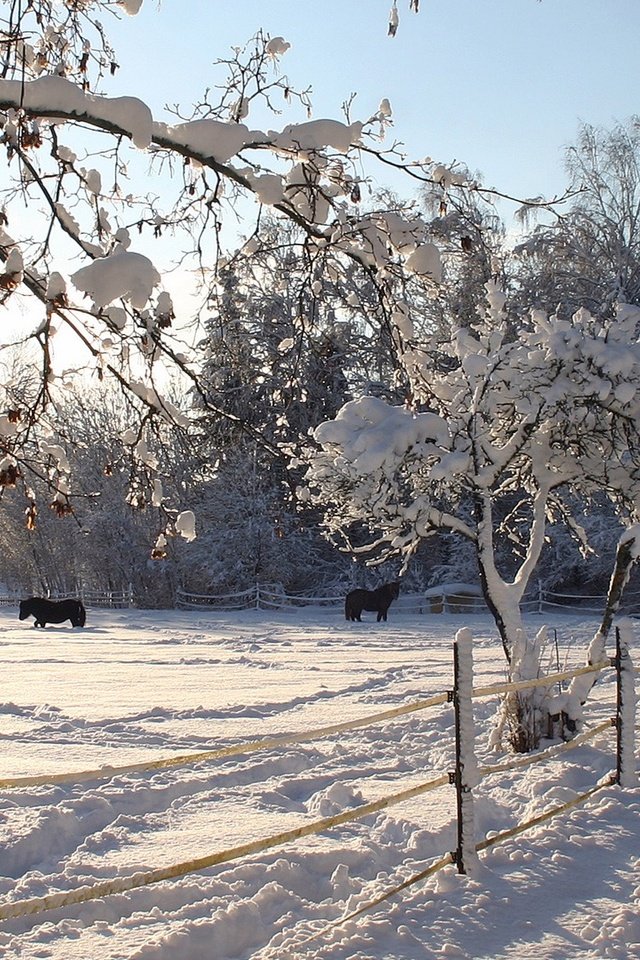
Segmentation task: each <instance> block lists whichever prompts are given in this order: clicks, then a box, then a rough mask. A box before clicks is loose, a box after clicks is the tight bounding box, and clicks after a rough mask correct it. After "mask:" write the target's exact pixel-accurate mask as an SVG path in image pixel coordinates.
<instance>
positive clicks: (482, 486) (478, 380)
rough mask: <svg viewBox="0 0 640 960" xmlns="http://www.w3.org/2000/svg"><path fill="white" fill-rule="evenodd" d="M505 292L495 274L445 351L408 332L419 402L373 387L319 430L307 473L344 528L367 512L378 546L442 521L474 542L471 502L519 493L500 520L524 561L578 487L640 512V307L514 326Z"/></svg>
mask: <svg viewBox="0 0 640 960" xmlns="http://www.w3.org/2000/svg"><path fill="white" fill-rule="evenodd" d="M504 299H505V298H504V296H503V294H502V293H501V292H500V291H499V290H498V289H497V288H496V286H495V283H494V282H492V281H490V282H489V283H488V284H487V304H486V307H485V308H483V309H482V310H481V312H480V316H479V318H478V322H477V324H476V325H475V328H474V329H469V328H465V329H458V330H454V331H453V333H452V336H451V338H450V340H449V342H448V343H440V344H439V348H438V350H437V352H435V351H433V349H431V348H430V346H429V345H428V344H425V343H420V342H417V341H411V340H410V339H407V340H404V339H402V337H403V334H404V335H406V330H404V329H403V331H402V333H400V332H399V337H400V339H401V340H402V343H401V345H400V348H399V349H400V355H401V357H402V361H403V363H404V365H405V368H406V370H407V373H408V376H409V379H410V382H411V385H412V390H413V402H412V404H411V405H409V406H404V407H397V406H395V407H394V406H390V405H388V404H386V403H384V402H383V401H381V400H379V399H377V398H373V397H363V398H361V399H359V400H354V401H352V402H350V403H348V404H346V405H345V406H344V407H343V408H342V410H341V411H340V413H339V414H338V416H337V417H336V419H335V420H334V421H328V422H326V423H323V424H322V425H321V426H320V427H318V428H317V429H316V431H315V434H314V436H315V439H316V441H317V443H318V445H319V450H318V452H317V453H316V454H315V456H313V457H312V462H311V467H310V470H309V472H308V479H309V482H310V486H311V490H312V492H315V495H316V496H317V497H319V498H320V499H324V500H326V501H333V502H334V503H335V504H336V509H335V511H332V519H331V521H330V523H331V525H332V527H333V529H334V531H335V532H336V533H338V532H341V533H342V534H343V535H347V536H348V530H349V528H350V526H352V525H353V524H355V523H358V522H359V521H362V520H363V519H364V520H366V521H368V523H369V525H370V526H371V528H372V529H374V530H376V532H377V538H376V539H374V541H373V544H370V546H373V547H374V548H375V550H377V551H383V552H384V553H387V554H388V553H396V554H402V555H404V556H405V557H406V556H409V555H410V554H411V553H412V551H413V550H414V549H415V548H416V547H417V545H418V543H419V542H420V541H421V540H422V539H424V538H425V537H427V536H429V535H431V534H432V533H433V532H435V531H436V530H438V529H449V530H452V531H456V532H458V533H461V534H463V535H465V536H467V537H469V538H470V539H472V540H477V539H478V536H479V533H478V528H477V526H476V525H475V524H474V523H473V522H472V521H471V520H470V514H469V509H470V507H473V505H474V504H476V505H477V504H479V503H487V504H489V503H490V504H491V505H492V510H493V513H494V515H495V516H498V514H499V512H500V505H501V504H503V505H506V504H509V505H510V512H509V511H507V510H506V507H505V509H504V516H503V517H502V521H501V522H502V524H503V529H504V531H505V533H506V535H507V536H508V537H509V538H510V539H511V540H512V542H513V544H514V547H516V545H518V544H519V546H517V550H518V551H520V552H521V556H522V557H523V558H527V557H528V556H529V550H530V548H531V545H532V541H533V539H534V538H535V537H536V536H542V535H543V529H544V523H545V522H547V521H549V520H553V519H563V520H566V519H567V515H568V513H569V512H570V511H569V507H568V506H567V503H566V497H565V495H566V493H567V492H568V491H573V492H579V493H580V494H582V495H583V496H587V497H588V496H590V495H593V494H594V493H595V492H596V491H605V492H606V493H607V494H608V495H609V496H611V497H612V498H613V499H615V500H616V501H619V502H620V503H624V504H625V505H626V508H627V510H628V512H630V513H631V514H632V515H633V514H634V513H635V512H636V511H637V508H638V506H639V505H640V500H639V497H640V472H639V471H640V437H639V435H638V422H639V417H640V389H639V388H638V383H639V382H640V381H639V374H640V343H639V342H638V330H639V329H640V310H639V309H638V308H635V307H629V306H626V305H619V306H618V310H617V315H616V318H615V321H613V322H610V323H607V322H605V321H603V320H599V319H596V318H594V317H593V316H591V315H590V314H589V313H588V312H587V311H585V310H580V311H578V312H577V313H576V314H575V315H574V316H573V318H572V319H571V320H569V321H567V320H561V319H558V318H557V317H553V316H552V317H548V316H547V315H546V314H544V313H543V312H542V311H538V310H536V311H533V312H532V313H531V314H530V316H529V317H526V318H524V319H523V320H522V321H521V322H520V324H518V325H517V326H515V327H514V324H513V322H509V323H507V322H506V318H505V316H504V313H503V307H504ZM479 516H481V514H480V515H479ZM486 519H487V518H486V517H485V520H486ZM538 527H540V530H539V531H538ZM576 532H577V531H576ZM363 549H365V550H366V549H368V548H366V547H364V546H363ZM538 555H539V550H536V559H537V557H538ZM529 566H530V564H529ZM528 572H529V573H530V570H529V571H528Z"/></svg>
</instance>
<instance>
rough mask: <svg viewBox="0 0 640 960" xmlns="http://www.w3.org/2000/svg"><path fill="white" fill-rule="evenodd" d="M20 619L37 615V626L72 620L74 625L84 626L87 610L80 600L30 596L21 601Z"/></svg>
mask: <svg viewBox="0 0 640 960" xmlns="http://www.w3.org/2000/svg"><path fill="white" fill-rule="evenodd" d="M18 617H19V619H20V620H26V619H27V617H35V620H36V622H35V626H36V627H46V625H47V624H48V623H64V621H65V620H70V621H71V626H72V627H84V625H85V623H86V621H87V612H86V610H85V609H84V604H83V603H82V602H81V601H80V600H46V599H45V598H44V597H29V598H28V599H27V600H21V601H20V613H19V614H18Z"/></svg>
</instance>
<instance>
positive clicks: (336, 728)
mask: <svg viewBox="0 0 640 960" xmlns="http://www.w3.org/2000/svg"><path fill="white" fill-rule="evenodd" d="M447 700H448V694H446V693H439V694H436V695H435V696H433V697H429V698H428V699H426V700H417V701H414V702H413V703H407V704H405V705H404V706H402V707H393V708H392V709H390V710H383V711H382V712H381V713H374V714H371V715H370V716H368V717H360V718H359V719H357V720H344V721H342V722H341V723H333V724H330V725H328V726H325V727H316V728H315V729H314V730H301V731H298V732H295V731H294V732H292V733H285V734H282V735H280V736H277V737H270V738H267V739H264V740H253V741H249V742H247V743H238V744H233V745H232V746H229V747H221V748H220V749H219V750H201V751H200V752H198V753H183V754H180V755H179V756H176V757H164V758H162V759H159V760H147V761H141V762H140V763H129V764H125V765H123V766H103V767H98V768H97V769H95V770H77V771H75V772H74V771H71V772H69V773H52V774H41V775H38V776H33V777H5V778H4V779H0V789H2V790H13V789H16V788H18V787H40V786H48V785H53V784H56V783H84V782H85V781H88V780H107V779H110V778H112V777H116V776H119V775H120V774H127V773H143V772H144V771H146V770H164V769H166V768H168V767H182V766H186V765H187V764H190V763H202V762H204V763H210V762H211V761H213V760H219V759H221V758H224V757H237V756H240V755H242V754H247V753H255V752H256V751H257V750H273V749H275V748H277V747H283V746H286V745H288V744H290V743H303V742H304V741H306V740H320V739H322V738H323V737H329V736H332V735H333V734H336V733H345V732H347V731H348V730H357V729H359V728H360V727H367V726H371V725H373V724H374V723H383V722H385V721H387V720H392V719H395V718H396V717H402V716H405V715H407V714H410V713H416V712H418V711H419V710H427V709H428V708H429V707H436V706H439V705H440V704H443V703H446V702H447Z"/></svg>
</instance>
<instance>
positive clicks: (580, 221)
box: [516, 117, 640, 316]
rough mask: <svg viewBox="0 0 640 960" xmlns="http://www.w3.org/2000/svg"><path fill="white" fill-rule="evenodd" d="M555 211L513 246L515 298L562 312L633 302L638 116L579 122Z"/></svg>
mask: <svg viewBox="0 0 640 960" xmlns="http://www.w3.org/2000/svg"><path fill="white" fill-rule="evenodd" d="M565 165H566V169H567V175H568V182H569V195H570V199H568V202H567V206H566V208H563V209H562V215H561V216H558V217H557V218H555V219H554V221H553V222H552V223H551V224H544V225H540V226H539V227H537V228H536V229H535V230H534V231H533V232H532V234H531V235H530V236H529V237H527V238H525V239H524V240H523V241H522V242H521V243H519V244H518V246H517V247H516V255H517V258H518V264H517V268H516V269H517V275H518V277H517V280H518V286H519V288H520V299H521V302H523V303H526V304H527V305H528V306H530V307H531V306H533V307H542V308H544V309H548V310H556V309H560V310H562V312H563V314H564V315H565V316H570V315H571V314H572V313H574V312H575V311H576V310H577V309H579V308H580V307H586V308H587V309H588V310H590V311H592V312H593V313H602V312H608V313H609V314H611V312H612V311H613V310H615V305H616V303H618V302H619V301H623V302H625V303H631V304H636V305H638V304H640V121H639V119H638V117H632V118H631V119H630V120H629V122H628V123H626V124H622V123H619V124H616V125H614V126H613V127H612V128H610V129H604V128H597V127H593V126H590V125H587V124H585V125H583V126H582V128H581V129H580V132H579V135H578V137H577V139H576V142H575V143H574V144H572V145H571V146H570V147H569V148H568V149H567V151H566V160H565Z"/></svg>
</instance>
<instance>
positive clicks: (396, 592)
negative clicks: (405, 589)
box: [389, 580, 400, 600]
mask: <svg viewBox="0 0 640 960" xmlns="http://www.w3.org/2000/svg"><path fill="white" fill-rule="evenodd" d="M389 596H390V597H391V598H392V600H397V599H398V597H399V596H400V584H399V583H398V581H397V580H395V581H394V582H393V583H390V584H389Z"/></svg>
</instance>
